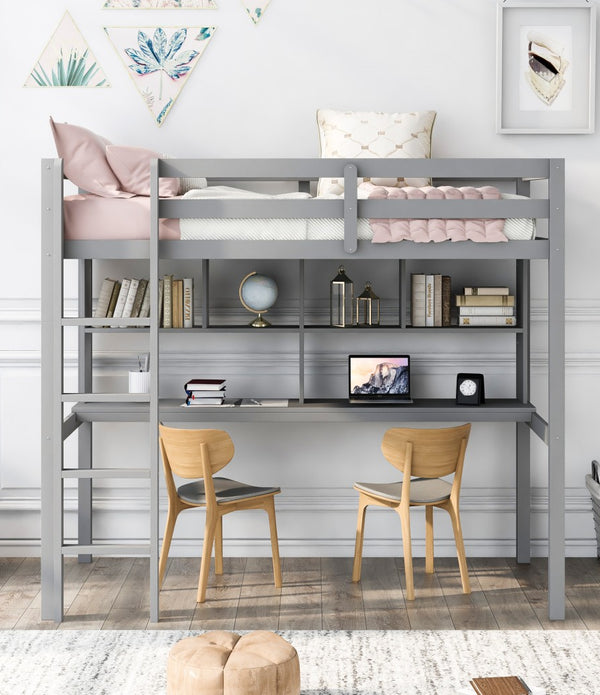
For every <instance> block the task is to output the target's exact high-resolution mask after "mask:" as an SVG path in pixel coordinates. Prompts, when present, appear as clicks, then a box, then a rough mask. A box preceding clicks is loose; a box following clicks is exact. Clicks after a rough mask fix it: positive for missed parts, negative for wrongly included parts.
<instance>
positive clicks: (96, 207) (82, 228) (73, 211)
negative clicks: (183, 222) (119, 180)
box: [63, 193, 180, 239]
mask: <svg viewBox="0 0 600 695" xmlns="http://www.w3.org/2000/svg"><path fill="white" fill-rule="evenodd" d="M63 210H64V219H65V239H149V238H150V198H149V197H147V196H142V195H136V196H134V197H133V198H101V197H100V196H97V195H92V194H91V193H90V194H85V195H69V196H66V197H65V201H64V206H63ZM159 237H160V238H161V239H179V238H180V235H179V220H162V219H161V220H160V225H159Z"/></svg>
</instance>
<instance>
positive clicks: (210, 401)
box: [185, 398, 223, 405]
mask: <svg viewBox="0 0 600 695" xmlns="http://www.w3.org/2000/svg"><path fill="white" fill-rule="evenodd" d="M221 403H223V399H222V398H186V399H185V404H186V405H221Z"/></svg>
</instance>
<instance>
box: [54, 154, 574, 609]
mask: <svg viewBox="0 0 600 695" xmlns="http://www.w3.org/2000/svg"><path fill="white" fill-rule="evenodd" d="M199 172H200V174H202V175H203V176H207V177H208V178H209V179H210V180H211V181H226V182H227V181H239V180H241V179H244V180H250V181H252V180H288V181H296V182H298V183H299V186H300V187H301V188H302V189H306V188H307V185H308V184H307V183H306V182H309V181H312V180H316V179H317V178H319V177H322V176H340V175H342V174H343V176H344V178H345V189H346V191H347V194H346V198H345V200H302V201H298V200H253V199H249V200H233V201H231V200H227V201H223V200H219V201H215V200H168V199H159V198H158V195H157V192H158V178H159V176H174V177H193V176H198V175H200V174H199ZM240 172H243V174H240ZM357 175H360V176H374V175H375V176H387V177H390V176H411V177H423V176H432V177H436V178H440V179H452V180H457V179H458V180H462V179H464V180H477V181H479V180H494V181H496V180H503V181H510V182H511V183H514V185H515V190H516V192H517V193H520V194H523V195H528V194H529V190H530V183H529V182H530V181H531V180H533V179H546V180H547V182H548V184H547V185H548V195H547V198H537V199H517V200H502V201H477V200H476V201H438V200H431V201H413V200H410V201H398V200H378V201H373V200H365V201H363V200H361V201H357V200H356V197H355V196H354V195H353V191H356V177H357ZM42 182H43V203H42V205H43V209H42V213H43V226H42V247H43V248H42V273H43V282H42V289H43V301H42V349H43V352H42V372H43V379H42V412H43V416H42V455H43V466H42V617H43V618H51V619H54V620H57V621H60V620H62V617H63V557H64V556H65V555H78V556H79V558H80V560H81V561H85V560H89V559H90V557H91V555H92V554H94V555H99V554H115V553H122V554H143V555H147V556H149V558H150V606H151V608H150V619H151V621H157V620H158V619H159V615H160V610H159V592H158V553H159V525H158V523H159V519H158V505H159V496H158V491H159V485H158V481H159V453H158V441H156V442H155V443H154V444H152V446H151V456H150V461H149V466H148V469H147V471H146V470H144V471H141V472H140V471H138V470H135V471H132V470H128V469H120V470H119V471H113V470H110V471H109V470H107V469H98V468H94V466H93V462H92V446H91V444H92V427H93V423H95V422H124V421H126V422H149V424H150V431H151V432H152V431H157V428H158V422H159V420H163V421H167V422H196V421H198V420H199V419H200V417H201V419H202V421H203V422H223V421H228V422H241V421H258V420H259V419H260V421H261V422H297V423H310V422H348V423H352V422H366V421H370V422H375V421H376V422H394V423H398V421H399V419H400V420H401V421H405V422H417V421H431V422H449V421H455V420H457V419H460V420H465V421H466V420H469V421H473V422H514V423H515V429H516V458H517V475H516V479H517V485H516V488H517V524H516V526H517V528H516V541H517V560H518V561H519V562H528V561H529V558H530V451H529V449H530V441H529V440H530V432H531V431H533V432H534V433H535V434H536V435H537V436H539V437H540V438H541V439H542V440H543V441H544V442H545V443H546V444H547V446H548V489H549V495H548V497H549V506H548V528H549V531H548V534H549V536H548V538H549V541H548V542H549V552H548V584H549V608H548V614H549V617H550V619H554V620H560V619H563V618H564V606H565V602H564V162H563V160H558V159H557V160H554V159H553V160H549V159H492V160H490V159H469V160H465V159H447V160H444V159H442V160H349V161H345V160H314V159H306V160H283V159H282V160H250V159H248V160H157V161H156V162H154V163H153V165H152V173H151V190H152V196H151V216H150V217H151V222H150V224H151V229H150V239H149V240H147V241H131V240H123V241H80V240H78V241H64V240H63V212H62V198H63V172H62V161H61V160H43V163H42ZM215 216H216V217H232V218H235V217H245V218H248V217H254V218H267V217H300V218H311V217H343V218H344V228H345V232H344V239H343V241H338V242H336V241H269V242H258V241H183V240H181V241H162V240H159V238H158V220H159V218H164V217H175V218H183V217H215ZM357 216H361V217H399V218H402V217H404V218H440V217H446V218H493V217H536V218H538V219H539V218H542V219H547V220H548V230H549V231H548V238H547V239H544V238H541V239H535V240H531V241H509V242H507V243H496V244H485V243H484V244H477V243H473V242H468V241H467V242H460V243H455V244H452V243H442V244H415V243H413V242H402V243H397V244H379V245H376V244H370V243H368V242H364V241H358V240H357ZM191 258H193V259H199V260H201V262H202V297H203V305H202V311H201V314H202V326H200V327H196V328H192V329H189V328H188V329H161V328H160V327H159V325H158V323H157V321H156V320H155V317H156V316H157V315H158V311H157V309H158V279H159V276H160V263H161V262H162V261H166V260H168V261H177V260H188V259H191ZM253 258H254V259H277V260H289V261H295V262H297V263H298V268H299V272H298V294H299V305H298V306H299V309H298V313H299V317H298V324H297V325H294V326H287V325H286V326H281V327H279V328H277V329H275V330H276V331H278V332H292V333H294V332H295V333H297V334H298V394H297V398H296V399H295V400H292V401H290V407H288V408H284V409H282V408H269V407H261V408H260V413H258V412H257V410H256V409H253V408H227V409H221V408H218V407H215V408H210V407H205V408H202V409H201V415H200V413H199V412H198V410H197V409H193V408H189V409H185V408H181V407H180V405H179V403H180V400H170V399H164V398H161V395H160V393H159V388H158V384H159V354H160V352H159V351H160V340H161V337H162V336H163V335H164V334H165V332H168V333H187V334H191V335H198V334H201V335H206V334H209V333H244V332H254V333H255V332H256V331H255V329H251V328H248V327H242V326H211V325H210V320H209V319H210V316H209V299H208V298H209V267H210V262H211V261H213V260H215V261H216V260H233V259H253ZM342 258H351V259H357V260H369V259H380V260H381V259H388V260H389V259H392V260H397V262H398V264H399V265H398V267H399V278H400V282H399V290H398V292H399V306H400V310H399V318H398V325H395V326H381V327H379V328H376V329H374V328H369V329H365V328H351V329H336V328H330V327H328V326H320V325H311V324H305V312H304V299H305V295H304V291H305V287H304V284H305V283H304V278H305V269H304V263H305V262H306V261H310V260H317V259H321V260H322V259H328V260H332V261H336V262H337V261H338V260H339V259H342ZM65 259H76V260H77V263H78V268H79V311H78V318H75V319H73V318H65V317H64V299H63V274H64V260H65ZM93 259H104V260H110V259H145V260H147V261H148V263H149V278H150V283H149V286H150V287H151V288H152V295H151V308H150V319H149V320H148V319H141V320H140V319H138V320H137V321H132V320H130V319H128V323H132V324H133V323H135V324H136V325H135V327H132V328H120V329H118V331H117V330H116V329H113V328H105V326H106V325H109V326H110V325H111V324H110V320H107V319H97V320H94V319H89V318H86V317H89V316H91V308H92V305H91V286H92V263H93ZM411 260H466V261H483V260H485V261H495V260H509V261H514V263H515V278H516V295H517V302H518V317H519V325H518V327H515V328H505V327H502V328H498V327H471V328H463V327H461V328H458V327H444V328H431V327H427V328H411V327H410V326H408V325H407V319H408V316H407V311H406V298H407V297H408V290H409V284H408V282H409V273H408V272H407V270H408V269H407V261H411ZM533 260H541V261H544V262H545V263H546V265H547V271H548V287H549V291H548V319H549V321H548V325H549V329H548V345H549V349H548V391H549V398H548V408H547V412H548V419H547V421H546V420H544V419H543V418H542V417H541V416H540V415H539V413H538V411H537V409H536V407H535V406H534V405H532V404H531V403H530V393H529V390H530V389H529V372H530V325H529V324H530V313H529V299H530V262H531V261H533ZM122 322H123V319H117V320H115V321H114V325H115V326H116V325H117V324H118V323H122ZM68 326H75V327H76V328H77V331H78V336H79V338H78V352H79V380H78V393H76V394H65V393H64V385H63V376H62V375H63V353H64V346H63V331H64V328H65V327H68ZM340 330H341V331H344V332H346V331H349V332H353V333H354V332H361V333H367V332H370V333H371V334H377V333H379V332H380V331H383V332H394V331H396V332H400V333H402V332H405V333H407V334H418V335H425V334H430V333H433V334H435V336H437V337H440V336H444V335H449V334H452V335H455V334H457V332H460V334H467V333H477V334H483V333H489V334H495V333H497V332H498V331H499V330H500V331H502V332H503V333H504V334H506V333H509V334H513V335H514V344H515V364H516V381H515V397H514V398H511V399H496V400H494V399H490V400H488V402H486V404H485V405H484V406H479V407H464V406H462V407H461V406H456V405H455V404H454V401H453V400H444V399H421V400H420V399H417V400H416V401H415V403H414V404H413V405H411V406H382V407H377V408H372V407H362V406H349V405H348V404H347V403H346V402H345V401H341V400H335V399H331V400H313V399H305V393H304V360H305V337H306V336H307V335H311V334H315V335H318V334H320V333H324V334H329V333H330V332H334V331H340ZM131 331H136V332H137V333H143V334H144V335H147V338H148V343H149V351H150V355H151V358H150V371H151V386H150V393H149V394H141V395H130V394H99V393H92V369H93V349H92V338H93V336H94V335H95V334H97V333H117V332H118V334H122V333H124V332H131ZM65 402H68V403H73V402H75V403H76V404H75V405H74V406H73V408H72V410H71V412H70V413H68V414H67V415H66V417H65V416H64V415H63V407H64V406H63V403H65ZM75 431H77V432H78V433H79V438H78V439H79V443H78V468H77V469H69V470H66V469H65V468H64V453H63V446H64V441H65V440H66V439H67V438H68V437H69V436H70V435H71V434H73V432H75ZM110 476H113V477H119V478H126V477H129V476H130V477H145V478H147V479H149V481H150V488H149V495H150V509H151V514H150V529H149V534H148V537H149V543H148V544H140V545H136V546H134V547H131V546H118V545H115V544H109V545H98V544H95V543H93V534H92V481H93V480H94V479H95V478H104V479H105V478H108V477H110ZM67 478H73V479H76V480H77V481H78V486H79V488H78V505H79V507H78V519H79V529H78V542H77V543H76V544H73V545H68V544H65V542H64V533H63V516H64V495H63V492H64V491H63V486H64V480H65V479H67Z"/></svg>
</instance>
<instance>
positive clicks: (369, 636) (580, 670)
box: [0, 630, 600, 695]
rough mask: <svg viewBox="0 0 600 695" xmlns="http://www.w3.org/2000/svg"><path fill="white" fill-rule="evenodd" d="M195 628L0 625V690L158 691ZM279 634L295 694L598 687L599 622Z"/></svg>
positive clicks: (4, 694)
mask: <svg viewBox="0 0 600 695" xmlns="http://www.w3.org/2000/svg"><path fill="white" fill-rule="evenodd" d="M193 634H199V633H198V632H183V631H173V630H169V631H162V630H156V631H151V630H148V631H134V630H115V631H83V630H73V631H70V630H65V631H44V630H40V631H37V630H22V631H19V630H6V631H0V694H1V695H54V694H56V695H90V694H92V693H93V695H137V694H138V693H139V694H140V695H141V694H143V695H154V694H164V693H166V677H165V672H166V663H167V657H168V653H169V649H170V648H171V646H172V645H173V644H174V643H175V642H177V641H178V640H180V639H182V638H183V637H188V636H190V635H193ZM279 634H281V635H282V636H283V637H284V638H285V639H287V640H288V641H289V642H291V643H292V644H293V645H294V647H295V648H296V650H297V651H298V655H299V657H300V670H301V678H302V695H404V694H406V695H456V693H457V692H459V691H460V690H464V689H465V687H467V688H468V687H469V686H468V682H469V679H470V678H472V677H475V676H504V675H519V676H522V677H523V678H524V679H525V681H526V682H527V683H528V685H530V686H539V687H542V688H545V689H546V693H547V695H555V694H556V695H587V694H592V693H600V632H598V631H590V632H584V631H562V630H555V631H545V632H544V631H527V632H521V631H485V632H484V631H476V630H474V631H410V632H403V631H354V632H343V631H320V632H313V631H290V632H287V631H283V632H280V633H279ZM473 692H474V691H473Z"/></svg>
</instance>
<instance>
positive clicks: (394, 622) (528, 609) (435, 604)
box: [0, 557, 600, 630]
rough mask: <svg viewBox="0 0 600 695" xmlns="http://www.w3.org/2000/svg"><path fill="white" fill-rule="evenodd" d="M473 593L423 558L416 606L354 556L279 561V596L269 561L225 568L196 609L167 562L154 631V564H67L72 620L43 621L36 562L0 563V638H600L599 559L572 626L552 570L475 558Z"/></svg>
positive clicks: (584, 583) (574, 578)
mask: <svg viewBox="0 0 600 695" xmlns="http://www.w3.org/2000/svg"><path fill="white" fill-rule="evenodd" d="M468 563H469V575H470V578H471V587H472V593H471V594H470V595H465V594H463V593H462V589H461V583H460V575H459V572H458V565H457V563H456V560H455V559H453V558H440V559H436V571H435V573H434V574H425V564H424V560H423V559H422V558H417V559H415V590H416V600H415V601H406V600H405V595H404V590H405V583H404V567H403V560H402V558H364V560H363V571H362V579H361V581H360V582H359V583H356V584H354V583H352V581H351V573H352V560H351V558H283V560H282V571H283V587H282V588H281V589H275V587H274V585H273V574H272V565H271V559H270V558H248V559H245V558H225V560H224V573H223V575H221V576H218V577H216V576H215V575H214V572H213V571H212V569H211V575H210V579H209V588H208V591H207V596H206V602H205V603H204V604H197V603H196V585H197V581H198V570H199V565H200V560H199V558H174V559H172V560H171V561H170V562H169V565H168V567H167V574H166V577H165V581H164V584H163V589H162V591H161V599H160V607H161V618H160V622H159V623H150V622H149V598H148V561H147V560H145V559H139V558H135V559H134V558H106V557H99V558H97V559H95V560H94V561H93V562H92V563H89V564H78V563H77V560H76V559H75V558H67V559H66V560H65V592H64V596H65V619H64V621H63V622H62V623H60V624H57V623H54V622H52V621H40V563H39V559H38V558H0V629H50V630H52V629H60V630H69V629H86V630H108V629H127V630H138V629H141V630H143V629H168V630H171V629H182V630H188V629H192V630H214V629H222V630H255V629H266V630H497V629H511V630H561V629H569V630H588V629H590V630H598V629H600V561H599V560H597V559H596V558H569V559H567V563H566V586H567V591H566V595H567V603H566V619H565V620H564V621H550V620H548V607H547V596H546V587H547V584H546V560H545V559H543V558H534V559H533V560H532V562H531V564H529V565H519V564H517V563H516V562H515V561H514V560H513V559H505V558H470V559H469V561H468Z"/></svg>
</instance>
